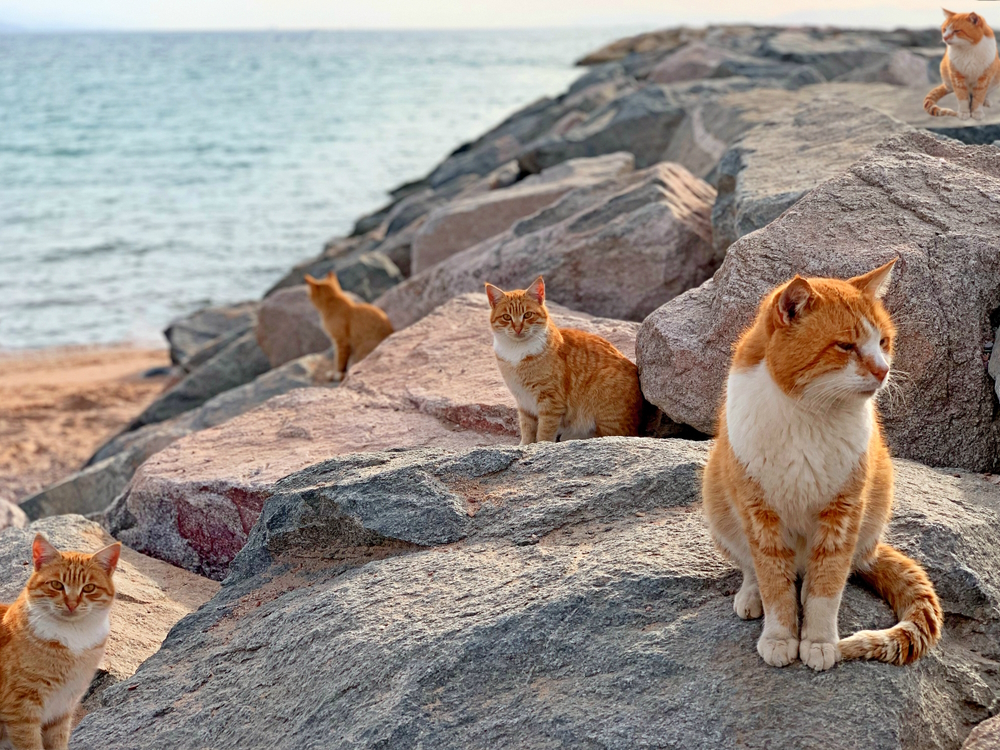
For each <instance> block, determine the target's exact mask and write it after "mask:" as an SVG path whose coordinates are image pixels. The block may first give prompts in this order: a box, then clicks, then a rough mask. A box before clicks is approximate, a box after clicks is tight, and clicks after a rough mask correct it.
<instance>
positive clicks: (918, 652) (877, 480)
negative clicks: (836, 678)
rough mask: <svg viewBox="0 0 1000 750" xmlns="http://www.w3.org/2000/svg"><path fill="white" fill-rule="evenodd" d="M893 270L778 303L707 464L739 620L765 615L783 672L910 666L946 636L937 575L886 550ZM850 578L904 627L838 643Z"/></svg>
mask: <svg viewBox="0 0 1000 750" xmlns="http://www.w3.org/2000/svg"><path fill="white" fill-rule="evenodd" d="M893 263H895V261H893V262H891V263H888V264H886V265H884V266H882V267H881V268H877V269H876V270H874V271H872V272H870V273H868V274H865V275H864V276H858V277H857V278H853V279H850V280H848V281H840V280H837V279H803V278H801V277H799V276H796V277H795V278H794V279H792V280H791V281H789V282H788V283H787V284H784V285H782V286H780V287H778V288H777V289H775V290H774V291H773V292H771V293H770V294H769V295H768V296H767V297H765V299H764V301H763V302H762V303H761V305H760V309H759V311H758V313H757V319H756V321H755V322H754V324H753V326H752V327H751V328H750V329H749V330H748V331H746V333H744V334H743V336H742V337H741V338H740V341H739V343H738V344H737V346H736V350H735V353H734V355H733V364H732V368H731V369H730V372H729V380H728V382H727V385H726V397H725V403H724V405H723V407H722V410H721V413H720V415H719V425H718V436H717V440H716V443H715V446H714V447H713V448H712V452H711V454H710V455H709V459H708V465H707V466H706V467H705V476H704V484H703V495H704V507H705V515H706V516H707V517H708V523H709V527H710V529H711V532H712V536H713V537H714V539H715V541H716V543H717V544H718V545H719V547H720V549H721V550H722V551H723V553H725V555H726V556H727V557H729V558H730V559H731V560H732V561H733V562H735V563H736V564H737V565H739V567H740V568H741V569H742V570H743V585H742V587H741V588H740V590H739V593H737V594H736V599H735V603H734V606H735V609H736V614H737V615H739V616H740V617H742V618H743V619H749V618H755V617H760V616H761V614H763V615H764V631H763V633H762V634H761V636H760V640H759V641H758V642H757V651H758V653H759V654H760V655H761V657H763V659H764V661H766V662H767V663H768V664H771V665H773V666H776V667H783V666H785V665H786V664H790V663H791V662H793V661H795V659H796V658H799V659H801V660H802V661H803V662H805V663H806V664H808V665H809V666H810V667H812V668H813V669H816V670H823V669H829V668H830V667H832V666H833V665H834V664H835V663H836V662H837V661H839V660H840V659H878V660H880V661H885V662H889V663H891V664H907V663H909V662H911V661H914V660H916V659H919V658H920V657H921V656H923V655H924V654H925V653H927V651H928V650H929V649H930V648H931V647H932V646H933V645H934V644H935V643H937V641H938V639H939V638H940V637H941V628H942V613H941V606H940V604H939V603H938V598H937V595H936V594H935V593H934V587H933V586H932V585H931V582H930V580H929V579H928V578H927V574H926V573H924V571H923V569H922V568H921V567H920V565H919V564H917V563H916V562H914V561H913V560H911V559H910V558H908V557H906V556H905V555H903V554H902V553H900V552H898V551H897V550H895V549H893V548H892V547H890V546H889V545H887V544H884V543H883V542H881V541H880V539H881V536H882V533H883V531H884V530H885V527H886V525H887V524H888V522H889V516H890V514H891V510H892V509H891V506H892V482H893V474H892V462H891V461H890V460H889V452H888V450H887V449H886V446H885V443H884V441H883V440H882V433H881V429H880V427H879V421H878V413H877V411H876V408H875V402H874V396H875V394H876V393H877V392H878V391H879V390H880V389H881V388H882V387H883V386H884V385H885V384H886V382H887V380H888V377H889V367H890V363H891V362H892V352H893V340H894V338H895V335H896V332H895V329H894V327H893V324H892V321H891V320H890V318H889V315H888V313H887V312H886V311H885V308H884V307H883V306H882V303H881V301H880V299H879V298H880V297H881V296H882V293H883V291H884V290H885V288H886V285H887V284H888V281H889V275H890V273H891V270H892V266H893ZM851 573H857V574H858V575H859V576H860V577H861V578H862V579H864V580H865V581H866V582H867V583H869V584H870V585H871V586H872V587H873V588H874V589H875V591H877V592H878V593H879V594H880V595H881V596H882V597H883V598H884V599H885V600H886V601H888V603H889V605H890V606H891V607H892V608H893V610H894V611H895V613H896V617H897V618H898V619H899V624H897V625H896V626H895V627H892V628H889V629H888V630H875V631H871V630H863V631H860V632H857V633H855V634H854V635H852V636H849V637H847V638H844V639H843V640H841V639H840V638H839V636H838V634H837V612H838V610H839V609H840V598H841V595H842V594H843V591H844V587H845V585H846V584H847V578H848V576H849V575H850V574H851ZM800 576H801V578H802V591H801V597H796V590H795V584H796V580H797V579H798V578H799V577H800ZM799 598H801V602H802V628H801V630H800V629H799V601H798V599H799Z"/></svg>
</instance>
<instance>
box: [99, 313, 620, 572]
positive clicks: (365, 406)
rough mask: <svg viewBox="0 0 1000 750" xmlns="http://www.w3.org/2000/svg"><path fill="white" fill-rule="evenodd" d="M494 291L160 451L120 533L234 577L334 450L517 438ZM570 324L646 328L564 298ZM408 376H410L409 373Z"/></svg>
mask: <svg viewBox="0 0 1000 750" xmlns="http://www.w3.org/2000/svg"><path fill="white" fill-rule="evenodd" d="M488 311H489V304H488V302H487V301H486V295H484V294H472V295H465V296H462V297H459V298H457V299H455V300H452V301H451V302H449V303H448V304H447V305H444V306H443V307H442V308H441V309H439V310H437V311H435V313H433V314H432V315H430V316H428V317H427V318H425V319H424V320H422V321H421V322H420V323H419V324H417V325H414V326H412V327H411V328H408V329H406V330H404V331H398V332H396V333H394V334H393V335H392V336H390V337H389V338H388V339H386V340H385V341H383V342H382V343H381V344H380V345H379V347H378V348H377V349H376V350H375V351H374V352H372V354H371V355H370V356H368V357H367V358H365V360H364V361H362V362H360V363H358V365H357V366H356V367H355V368H352V369H351V371H350V372H349V373H348V376H347V378H346V379H345V380H344V382H343V383H342V384H341V386H340V387H339V388H337V389H334V390H326V389H316V388H303V389H299V390H297V391H294V392H292V393H290V394H288V395H285V396H281V397H279V398H274V399H271V400H270V401H268V402H267V403H266V404H264V405H263V406H262V407H260V408H258V409H256V410H254V411H251V412H249V413H247V414H244V415H242V416H240V417H237V418H235V419H233V420H231V421H229V422H228V423H226V424H224V425H222V426H220V427H217V428H214V429H210V430H205V431H202V432H199V433H197V434H195V435H191V436H189V437H186V438H184V439H182V440H179V441H177V442H176V443H174V444H173V445H171V446H170V447H168V448H166V449H164V450H161V451H160V452H159V453H157V454H156V455H154V456H153V457H152V458H150V459H149V460H147V461H146V463H145V464H143V465H142V467H141V468H140V469H139V471H138V472H136V474H135V477H134V478H133V480H132V484H131V485H130V486H129V488H128V489H127V490H126V492H124V493H123V494H122V495H121V496H120V497H119V498H118V499H117V500H116V502H115V504H114V505H113V506H112V507H111V508H109V509H108V512H107V514H106V523H107V525H108V528H109V530H110V531H111V533H112V534H114V536H116V537H117V538H119V539H121V540H122V541H124V542H125V543H126V544H129V545H130V546H132V547H134V548H136V549H139V550H141V551H143V552H145V553H147V554H150V555H153V556H155V557H158V558H159V559H162V560H166V561H167V562H171V563H173V564H175V565H180V566H182V567H185V568H188V569H189V570H192V571H196V572H199V573H201V574H203V575H207V576H209V577H212V578H222V577H223V576H225V575H226V572H227V570H228V567H229V563H230V562H231V561H232V559H233V557H234V556H235V555H236V553H237V552H239V550H240V549H241V548H242V546H243V544H244V543H245V542H246V538H247V534H248V533H249V531H250V528H251V527H252V526H253V523H254V521H255V520H256V518H257V514H258V513H259V512H260V509H261V507H262V505H263V503H264V501H265V500H266V499H267V498H268V497H270V496H271V494H273V492H274V491H275V486H276V483H277V482H278V481H279V480H281V479H282V478H283V477H285V476H287V475H289V474H292V473H294V472H296V471H301V470H302V469H303V468H305V467H306V466H309V465H310V464H314V463H317V462H319V461H322V460H325V459H328V458H330V457H332V456H337V455H342V454H348V453H362V452H371V451H379V450H387V449H397V450H398V449H413V448H421V447H429V446H437V447H448V448H455V449H461V448H468V447H471V446H479V445H492V444H496V443H516V442H517V441H518V437H519V430H518V421H517V409H516V405H515V402H514V398H513V396H511V394H510V392H509V391H508V390H507V388H506V386H505V385H504V382H503V379H502V378H501V376H500V373H499V370H498V369H497V365H496V359H495V356H494V354H493V347H492V333H491V331H490V327H489V312H488ZM552 313H553V316H554V319H555V320H556V322H557V323H558V324H559V325H562V326H566V327H572V328H579V329H582V330H588V331H591V332H594V333H598V334H600V335H602V336H604V337H605V338H607V339H608V340H610V341H611V342H613V343H614V344H615V345H616V346H618V347H619V349H621V351H622V352H623V353H624V354H625V355H626V356H630V357H631V356H632V354H633V351H634V346H633V342H634V337H635V332H636V330H637V328H638V325H637V324H635V323H629V322H624V321H611V320H602V319H593V318H590V317H589V316H586V315H580V314H578V313H571V312H569V311H566V310H563V309H561V308H559V307H557V306H554V307H553V309H552ZM401 374H405V376H401Z"/></svg>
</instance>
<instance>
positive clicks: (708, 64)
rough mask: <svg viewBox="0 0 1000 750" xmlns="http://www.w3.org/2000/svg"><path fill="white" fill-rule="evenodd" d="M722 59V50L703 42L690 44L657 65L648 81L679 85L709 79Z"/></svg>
mask: <svg viewBox="0 0 1000 750" xmlns="http://www.w3.org/2000/svg"><path fill="white" fill-rule="evenodd" d="M724 59H725V54H723V52H722V50H720V49H718V48H714V47H710V46H708V45H707V44H705V43H704V42H691V43H690V44H686V45H684V46H683V47H681V48H680V49H679V50H677V51H676V52H673V53H671V54H669V55H667V57H666V58H664V59H663V60H662V61H661V62H660V63H658V64H657V65H656V67H655V68H653V72H652V73H650V74H649V80H650V81H653V82H654V83H679V82H681V81H694V80H697V79H700V78H710V77H711V76H712V73H714V72H715V70H716V68H718V67H719V64H720V63H721V62H722V61H723V60H724Z"/></svg>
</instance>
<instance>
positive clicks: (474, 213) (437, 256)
mask: <svg viewBox="0 0 1000 750" xmlns="http://www.w3.org/2000/svg"><path fill="white" fill-rule="evenodd" d="M634 166H635V159H634V158H633V157H632V155H631V154H625V153H621V154H608V155H606V156H600V157H596V158H593V159H571V160H570V161H568V162H564V163H563V164H559V165H558V166H555V167H552V168H551V169H546V170H545V171H544V172H542V173H541V174H539V175H532V176H530V177H527V178H526V179H524V180H522V181H521V182H519V183H516V184H515V185H512V186H511V187H508V188H505V189H501V190H491V191H487V192H479V193H477V194H475V195H472V196H469V197H467V198H461V197H460V198H458V199H456V200H454V201H451V202H450V203H447V204H446V205H444V206H442V207H441V208H438V209H436V210H434V211H433V212H432V213H431V214H430V216H428V217H427V220H426V221H425V222H424V223H423V225H422V226H421V228H420V229H419V230H418V231H417V233H416V235H415V236H414V238H413V250H412V266H411V269H412V272H413V273H414V274H417V273H420V272H421V271H425V270H427V269H428V268H430V267H431V266H433V265H435V264H436V263H440V262H441V261H442V260H444V259H445V258H449V257H451V256H452V255H454V254H455V253H458V252H461V251H462V250H465V249H466V248H469V247H472V246H473V245H475V244H477V243H479V242H481V241H482V240H485V239H487V238H489V237H493V236H494V235H497V234H500V233H501V232H503V231H506V230H507V229H509V228H510V227H511V225H513V224H514V223H515V222H516V221H518V220H519V219H522V218H524V217H525V216H530V215H531V214H533V213H535V212H536V211H538V210H540V209H542V208H545V207H546V206H548V205H550V204H552V203H554V202H555V201H557V200H558V199H559V198H561V197H562V196H564V195H565V194H566V193H568V192H569V191H570V190H573V189H575V188H579V187H583V186H586V185H593V184H596V183H599V182H603V181H604V180H609V179H614V178H616V177H621V176H622V175H625V174H628V173H630V172H631V171H632V170H633V168H634Z"/></svg>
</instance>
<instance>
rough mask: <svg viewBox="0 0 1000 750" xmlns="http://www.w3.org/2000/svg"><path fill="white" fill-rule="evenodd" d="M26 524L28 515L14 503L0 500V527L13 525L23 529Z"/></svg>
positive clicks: (4, 527)
mask: <svg viewBox="0 0 1000 750" xmlns="http://www.w3.org/2000/svg"><path fill="white" fill-rule="evenodd" d="M27 525H28V516H27V515H25V512H24V511H23V510H21V508H19V507H18V506H16V505H14V503H9V502H7V501H6V500H0V529H6V528H8V527H13V528H15V529H23V528H24V527H25V526H27Z"/></svg>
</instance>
